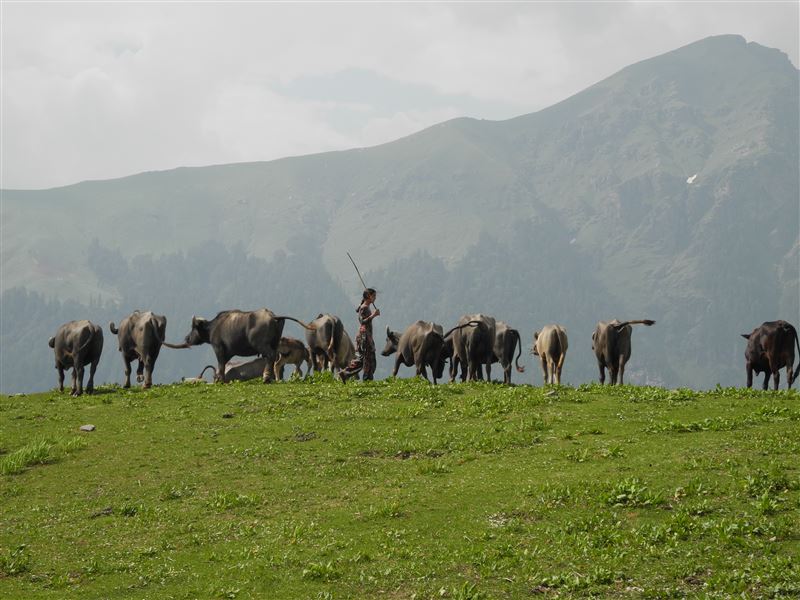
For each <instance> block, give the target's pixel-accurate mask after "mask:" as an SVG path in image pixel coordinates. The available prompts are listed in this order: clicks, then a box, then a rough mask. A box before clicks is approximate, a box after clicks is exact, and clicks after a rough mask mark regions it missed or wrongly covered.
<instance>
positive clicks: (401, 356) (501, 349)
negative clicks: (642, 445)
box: [49, 308, 800, 395]
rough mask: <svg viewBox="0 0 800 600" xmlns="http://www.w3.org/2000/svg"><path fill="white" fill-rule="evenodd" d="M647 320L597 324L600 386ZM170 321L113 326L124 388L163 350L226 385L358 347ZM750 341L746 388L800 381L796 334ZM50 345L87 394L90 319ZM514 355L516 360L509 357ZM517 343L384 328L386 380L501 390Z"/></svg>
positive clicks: (559, 352) (279, 319)
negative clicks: (189, 358) (210, 361)
mask: <svg viewBox="0 0 800 600" xmlns="http://www.w3.org/2000/svg"><path fill="white" fill-rule="evenodd" d="M287 320H291V321H294V322H296V323H298V324H299V325H300V326H302V327H303V328H304V329H305V330H306V332H305V338H306V343H305V344H304V343H303V342H302V341H300V340H297V339H294V338H287V337H282V336H283V327H284V325H285V323H286V321H287ZM654 323H655V321H651V320H649V319H645V320H636V321H618V320H613V321H600V322H599V323H598V324H597V326H596V327H595V330H594V333H593V334H592V350H593V351H594V353H595V356H596V357H597V366H598V368H599V371H600V383H605V379H606V369H608V372H609V375H610V379H611V381H610V383H611V384H612V385H613V384H616V383H620V384H622V383H623V378H624V374H625V364H626V363H627V362H628V360H629V359H630V356H631V333H632V328H631V326H632V325H639V324H640V325H647V326H650V325H653V324H654ZM166 328H167V319H166V317H164V316H162V315H157V314H154V313H152V312H150V311H146V312H145V311H138V310H137V311H134V312H133V313H131V314H130V315H129V316H127V317H126V318H124V319H123V320H122V321H121V323H120V325H119V328H117V327H116V325H115V324H114V323H110V324H109V329H110V330H111V332H112V333H114V334H115V335H116V336H117V339H118V343H119V351H120V353H121V354H122V360H123V362H124V364H125V371H124V372H125V383H124V387H126V388H127V387H130V385H131V363H132V362H134V361H138V365H137V370H136V379H137V381H138V382H140V383H142V385H143V387H145V388H149V387H150V386H151V385H152V384H153V368H154V367H155V363H156V359H157V358H158V355H159V352H160V351H161V347H162V346H167V347H168V348H175V349H180V348H189V347H192V346H198V345H201V344H211V346H212V348H213V350H214V354H215V355H216V358H217V363H218V364H217V367H214V366H213V365H208V366H207V367H206V368H205V369H203V371H202V372H201V373H200V375H199V377H197V378H189V379H185V380H188V381H201V380H202V377H203V374H204V373H205V371H206V370H207V369H212V370H213V372H214V380H215V381H217V382H222V383H224V382H226V381H231V380H245V379H254V378H256V377H259V376H260V377H262V378H263V381H264V383H269V382H270V381H272V380H273V379H275V378H279V379H280V378H282V376H283V370H284V367H285V365H287V364H293V365H294V366H295V372H297V373H299V374H300V375H302V370H301V365H302V364H303V363H305V364H306V365H307V370H306V375H308V374H309V373H310V372H311V370H312V369H313V370H315V371H320V370H325V369H327V370H330V371H332V372H333V371H336V370H337V369H343V368H345V367H346V366H347V365H348V364H349V363H350V361H351V360H352V359H353V358H354V356H355V348H354V346H353V342H352V340H351V338H350V336H349V335H348V334H347V331H345V328H344V325H343V324H342V321H341V319H339V317H337V316H335V315H331V314H320V315H318V316H317V318H316V319H315V320H313V321H312V322H311V323H304V322H303V321H300V320H299V319H295V318H293V317H287V316H279V315H276V314H275V313H273V312H272V311H271V310H269V309H266V308H262V309H260V310H254V311H240V310H227V311H223V312H220V313H219V314H218V315H217V316H216V317H214V318H213V319H210V320H208V319H202V318H197V317H193V318H192V329H191V331H190V332H189V334H188V335H187V336H186V339H185V340H184V342H183V343H181V344H170V343H167V342H166V341H165V333H166ZM742 337H745V338H747V348H746V350H745V366H746V370H747V387H751V386H752V384H753V373H756V374H758V373H765V377H764V383H763V387H764V389H765V390H766V389H767V387H768V383H769V378H770V376H772V378H773V381H774V389H776V390H777V389H778V385H779V383H780V369H781V368H784V367H785V368H786V379H787V384H788V386H789V387H791V386H792V383H793V382H794V379H795V378H796V376H797V374H798V373H800V365H798V368H797V372H793V365H794V349H795V347H797V350H798V353H800V343H798V337H797V331H796V330H795V328H794V327H793V326H792V325H791V324H790V323H787V322H786V321H769V322H766V323H764V324H762V325H761V326H759V327H756V328H755V329H754V330H753V331H752V332H751V333H749V334H742ZM49 344H50V347H51V348H53V350H54V352H55V366H56V369H57V370H58V385H59V390H60V391H62V392H63V391H64V371H65V370H67V369H70V368H72V394H73V395H80V394H82V393H83V377H84V369H85V367H86V366H88V367H89V380H88V382H87V386H86V391H87V393H91V392H92V391H93V390H94V374H95V371H96V369H97V364H98V362H99V361H100V355H101V354H102V351H103V331H102V329H101V328H100V327H99V326H97V325H95V324H94V323H92V322H91V321H87V320H83V321H70V322H69V323H65V324H64V325H62V326H61V327H60V328H59V329H58V332H57V333H56V335H55V336H54V337H52V338H50V342H49ZM567 348H568V342H567V332H566V330H565V329H564V328H563V327H562V326H560V325H548V326H546V327H544V328H542V329H541V330H540V331H537V332H535V333H534V334H533V346H532V348H531V350H530V351H531V354H533V355H535V356H538V357H539V359H540V361H541V366H542V373H543V375H544V382H545V383H554V384H560V382H561V370H562V367H563V365H564V358H565V356H566V353H567ZM515 352H516V354H517V356H516V359H514V353H515ZM521 353H522V339H521V337H520V334H519V331H517V330H516V329H513V328H512V327H509V326H508V324H506V323H504V322H503V321H497V320H495V319H494V318H493V317H490V316H487V315H483V314H473V315H464V316H463V317H461V319H460V320H459V322H458V323H457V324H456V326H455V327H453V328H452V329H450V330H449V331H447V332H444V330H443V328H442V326H441V325H438V324H436V323H430V322H426V321H417V322H415V323H413V324H411V325H409V326H408V327H407V328H406V329H405V331H403V332H400V331H392V330H391V329H389V328H388V327H387V328H386V346H385V348H384V349H383V352H382V353H381V354H382V355H383V356H390V355H392V354H396V357H395V363H394V368H393V370H392V375H393V376H396V375H397V372H398V369H399V368H400V365H405V366H407V367H415V369H416V374H417V375H418V376H422V377H425V378H426V379H428V372H427V369H428V368H430V370H431V375H432V378H433V382H434V383H436V382H437V380H439V379H441V378H442V377H443V375H444V367H445V364H446V363H447V362H448V361H449V363H450V369H449V376H450V381H455V379H456V377H457V376H458V375H459V368H460V376H461V380H462V381H467V380H475V379H483V376H484V375H483V373H484V369H485V371H486V378H487V379H490V378H491V367H492V364H494V363H499V364H500V366H501V368H502V369H503V381H504V383H511V371H512V366H513V365H514V364H516V368H517V371H518V372H520V373H522V372H523V371H524V370H525V369H524V367H522V366H520V365H519V357H520V354H521ZM234 356H257V358H256V359H255V360H252V361H250V362H244V363H232V362H230V361H231V359H232V358H233V357H234Z"/></svg>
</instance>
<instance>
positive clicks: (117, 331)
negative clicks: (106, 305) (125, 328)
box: [108, 321, 119, 335]
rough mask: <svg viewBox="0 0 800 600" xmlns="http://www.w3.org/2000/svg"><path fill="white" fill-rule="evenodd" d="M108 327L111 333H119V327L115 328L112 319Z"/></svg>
mask: <svg viewBox="0 0 800 600" xmlns="http://www.w3.org/2000/svg"><path fill="white" fill-rule="evenodd" d="M108 328H109V329H110V330H111V333H113V334H114V335H117V334H118V333H119V329H117V326H116V325H114V321H111V322H110V323H109V324H108Z"/></svg>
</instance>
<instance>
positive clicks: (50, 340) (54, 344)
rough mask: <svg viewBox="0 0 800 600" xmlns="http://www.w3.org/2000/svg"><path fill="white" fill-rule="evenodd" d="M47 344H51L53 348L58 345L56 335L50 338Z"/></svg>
mask: <svg viewBox="0 0 800 600" xmlns="http://www.w3.org/2000/svg"><path fill="white" fill-rule="evenodd" d="M47 345H48V346H50V347H51V348H55V347H56V338H55V336H53V337H51V338H50V339H49V340H47Z"/></svg>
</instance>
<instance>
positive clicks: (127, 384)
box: [122, 357, 131, 388]
mask: <svg viewBox="0 0 800 600" xmlns="http://www.w3.org/2000/svg"><path fill="white" fill-rule="evenodd" d="M122 360H123V361H125V383H123V384H122V387H123V388H129V387H131V361H129V360H128V359H127V358H125V357H123V358H122Z"/></svg>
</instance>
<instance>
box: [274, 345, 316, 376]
mask: <svg viewBox="0 0 800 600" xmlns="http://www.w3.org/2000/svg"><path fill="white" fill-rule="evenodd" d="M303 363H306V365H307V369H306V377H308V376H309V375H310V374H311V370H312V364H311V352H310V351H309V349H308V348H306V345H305V344H304V343H303V342H301V341H300V340H296V339H294V338H286V337H284V338H281V343H280V344H278V358H276V359H275V365H274V366H273V372H274V373H275V377H276V378H277V379H280V380H283V368H284V366H285V365H294V372H295V374H297V375H298V376H300V377H302V376H303V370H302V369H301V368H300V367H301V365H302V364H303Z"/></svg>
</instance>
